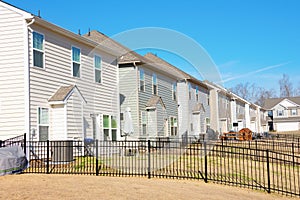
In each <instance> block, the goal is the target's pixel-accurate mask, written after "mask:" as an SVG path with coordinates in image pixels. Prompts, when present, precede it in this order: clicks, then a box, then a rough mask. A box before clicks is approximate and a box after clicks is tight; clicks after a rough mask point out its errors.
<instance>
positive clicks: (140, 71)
mask: <svg viewBox="0 0 300 200" xmlns="http://www.w3.org/2000/svg"><path fill="white" fill-rule="evenodd" d="M141 73H143V76H144V80H141ZM141 81H143V90H141ZM139 91H140V92H145V91H146V88H145V71H144V70H143V69H141V68H140V69H139Z"/></svg>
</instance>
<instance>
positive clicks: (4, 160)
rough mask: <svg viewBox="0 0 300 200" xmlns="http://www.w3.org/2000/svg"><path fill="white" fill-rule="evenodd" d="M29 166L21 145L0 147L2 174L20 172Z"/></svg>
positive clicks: (0, 172)
mask: <svg viewBox="0 0 300 200" xmlns="http://www.w3.org/2000/svg"><path fill="white" fill-rule="evenodd" d="M27 166H28V161H27V158H26V156H25V154H24V152H23V150H22V148H21V147H20V146H11V147H3V148H0V176H4V175H6V174H15V173H20V172H22V171H23V170H25V169H26V168H27Z"/></svg>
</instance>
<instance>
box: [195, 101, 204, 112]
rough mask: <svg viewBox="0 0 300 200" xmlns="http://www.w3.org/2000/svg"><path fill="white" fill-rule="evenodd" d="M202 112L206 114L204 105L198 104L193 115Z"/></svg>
mask: <svg viewBox="0 0 300 200" xmlns="http://www.w3.org/2000/svg"><path fill="white" fill-rule="evenodd" d="M200 111H203V112H205V109H204V106H203V104H202V103H197V104H196V105H195V107H194V109H193V113H198V112H200Z"/></svg>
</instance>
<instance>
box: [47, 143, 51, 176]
mask: <svg viewBox="0 0 300 200" xmlns="http://www.w3.org/2000/svg"><path fill="white" fill-rule="evenodd" d="M49 151H50V141H49V140H47V172H46V173H47V174H50V171H49V157H50V152H49Z"/></svg>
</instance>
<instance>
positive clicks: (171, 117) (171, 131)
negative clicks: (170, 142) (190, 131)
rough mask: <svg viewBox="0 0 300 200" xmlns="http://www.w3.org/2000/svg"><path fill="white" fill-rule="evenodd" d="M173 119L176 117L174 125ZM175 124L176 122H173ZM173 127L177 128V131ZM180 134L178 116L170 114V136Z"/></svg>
mask: <svg viewBox="0 0 300 200" xmlns="http://www.w3.org/2000/svg"><path fill="white" fill-rule="evenodd" d="M172 119H173V120H174V119H176V126H172ZM173 124H174V122H173ZM172 128H176V132H175V133H173V130H172ZM177 135H178V118H177V117H175V116H170V136H177Z"/></svg>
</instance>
